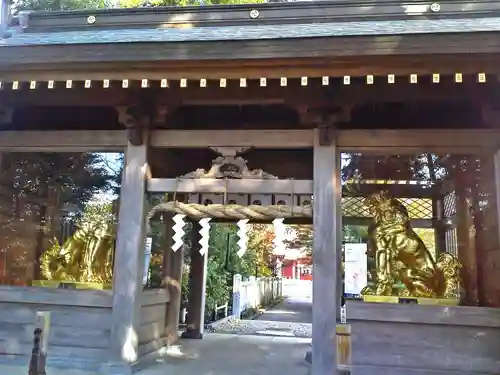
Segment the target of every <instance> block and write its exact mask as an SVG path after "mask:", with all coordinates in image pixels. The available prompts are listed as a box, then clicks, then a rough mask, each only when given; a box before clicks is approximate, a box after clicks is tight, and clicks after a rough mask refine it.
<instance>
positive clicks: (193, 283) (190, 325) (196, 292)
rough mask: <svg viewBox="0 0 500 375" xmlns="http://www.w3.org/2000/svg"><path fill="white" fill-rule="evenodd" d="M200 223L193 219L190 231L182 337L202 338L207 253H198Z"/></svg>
mask: <svg viewBox="0 0 500 375" xmlns="http://www.w3.org/2000/svg"><path fill="white" fill-rule="evenodd" d="M199 231H200V224H199V223H198V222H197V221H193V229H192V231H191V249H190V252H191V269H190V271H189V301H188V313H187V318H186V331H185V332H183V333H182V338H186V339H202V338H203V328H204V320H205V284H206V272H207V255H208V254H205V255H204V256H203V255H201V254H200V244H199V242H198V241H199V239H200V234H199Z"/></svg>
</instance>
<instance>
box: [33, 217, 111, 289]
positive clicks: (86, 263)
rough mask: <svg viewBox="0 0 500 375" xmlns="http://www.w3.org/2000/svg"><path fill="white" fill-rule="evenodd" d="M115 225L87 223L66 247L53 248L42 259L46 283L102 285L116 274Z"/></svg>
mask: <svg viewBox="0 0 500 375" xmlns="http://www.w3.org/2000/svg"><path fill="white" fill-rule="evenodd" d="M114 240H115V234H114V225H112V224H110V223H107V222H104V221H99V220H98V221H94V222H92V221H90V220H84V221H82V222H81V223H80V225H79V227H78V229H77V230H76V231H75V233H74V234H73V236H71V237H70V238H69V239H67V240H66V241H65V242H64V243H63V245H62V246H61V245H59V242H58V241H57V239H54V242H53V245H52V246H51V247H50V248H49V249H47V250H46V251H45V252H44V253H43V254H42V256H41V257H40V268H41V273H42V276H43V277H44V278H46V279H47V280H54V281H66V282H72V281H73V282H83V283H103V284H107V283H110V282H111V279H112V273H113V250H114Z"/></svg>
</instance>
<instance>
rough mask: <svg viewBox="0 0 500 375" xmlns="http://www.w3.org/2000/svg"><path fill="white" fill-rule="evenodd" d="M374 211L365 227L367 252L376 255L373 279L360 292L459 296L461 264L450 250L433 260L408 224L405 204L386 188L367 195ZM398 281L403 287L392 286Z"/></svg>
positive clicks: (444, 296)
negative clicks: (371, 218) (370, 284)
mask: <svg viewBox="0 0 500 375" xmlns="http://www.w3.org/2000/svg"><path fill="white" fill-rule="evenodd" d="M364 204H365V205H366V206H367V207H368V209H369V211H370V213H371V214H372V215H373V222H372V224H371V226H370V227H369V229H368V236H369V243H368V248H369V252H370V253H371V254H372V255H373V256H374V257H375V262H376V279H375V283H374V285H373V286H372V287H366V288H364V289H363V290H362V292H361V294H362V295H376V296H401V297H426V298H454V299H459V298H460V276H459V270H460V268H461V264H460V262H459V260H458V259H457V258H456V257H454V256H453V255H451V254H449V253H445V252H443V253H440V254H439V256H438V259H437V260H436V261H435V260H434V259H433V257H432V255H431V253H430V252H429V250H428V249H427V248H426V246H425V244H424V242H423V241H422V240H421V239H420V237H419V236H418V235H417V234H416V233H415V231H414V230H413V229H412V228H411V225H410V217H409V215H408V210H407V209H406V207H405V206H404V205H403V204H402V203H401V202H400V201H398V200H397V199H395V198H392V197H390V196H389V195H388V193H387V192H386V191H382V192H378V193H374V194H372V195H370V196H369V197H367V198H366V199H365V201H364ZM397 283H400V284H403V285H404V287H403V288H395V285H396V284H397Z"/></svg>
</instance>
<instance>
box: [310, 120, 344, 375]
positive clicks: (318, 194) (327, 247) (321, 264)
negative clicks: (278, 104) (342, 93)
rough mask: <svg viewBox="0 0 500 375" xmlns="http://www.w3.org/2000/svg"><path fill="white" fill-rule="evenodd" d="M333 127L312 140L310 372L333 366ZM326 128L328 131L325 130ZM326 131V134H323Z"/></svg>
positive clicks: (321, 373) (319, 374)
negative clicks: (312, 212) (312, 233)
mask: <svg viewBox="0 0 500 375" xmlns="http://www.w3.org/2000/svg"><path fill="white" fill-rule="evenodd" d="M332 131H333V129H328V128H320V129H317V130H316V132H315V144H314V216H313V223H314V242H313V267H314V268H313V326H312V347H313V348H312V372H311V375H334V374H338V370H337V360H336V359H337V353H336V351H337V348H336V337H335V331H336V316H337V309H338V302H339V296H338V290H337V285H338V272H340V270H339V269H338V264H339V258H340V249H339V248H338V243H339V239H338V237H339V236H340V235H341V233H339V228H340V226H339V223H338V220H341V217H339V216H338V215H339V213H340V210H339V207H338V205H339V202H340V194H341V191H340V189H341V185H340V163H339V156H338V155H337V153H338V151H337V148H336V147H335V143H334V142H335V137H334V136H333V134H331V132H332ZM328 132H330V134H328ZM325 133H327V134H325Z"/></svg>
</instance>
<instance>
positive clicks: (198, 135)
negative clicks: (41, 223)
mask: <svg viewBox="0 0 500 375" xmlns="http://www.w3.org/2000/svg"><path fill="white" fill-rule="evenodd" d="M312 144H313V131H312V130H291V129H287V130H157V131H154V132H153V135H152V139H151V146H153V147H179V148H184V147H186V148H206V147H221V146H230V147H257V148H307V147H312Z"/></svg>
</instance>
